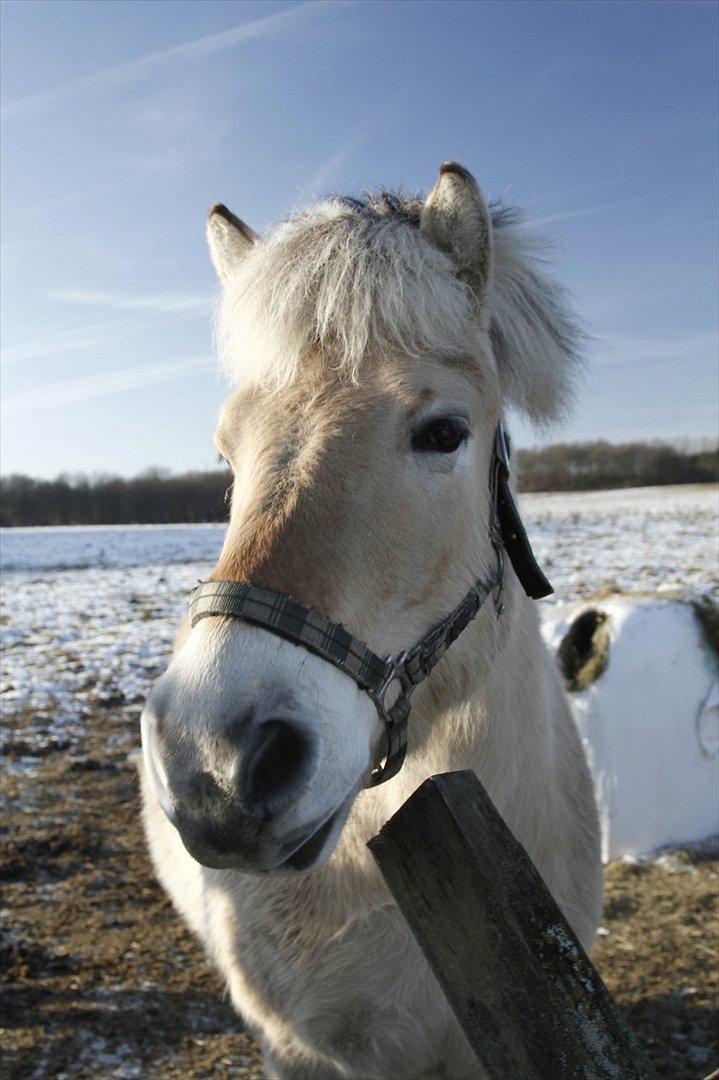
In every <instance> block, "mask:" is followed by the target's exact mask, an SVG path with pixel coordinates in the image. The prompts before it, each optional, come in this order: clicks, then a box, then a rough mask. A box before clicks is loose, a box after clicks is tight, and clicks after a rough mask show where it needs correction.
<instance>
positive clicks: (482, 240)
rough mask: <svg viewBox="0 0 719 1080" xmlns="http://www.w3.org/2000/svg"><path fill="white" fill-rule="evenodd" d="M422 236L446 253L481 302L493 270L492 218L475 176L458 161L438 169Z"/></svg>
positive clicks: (427, 199) (428, 200) (423, 220)
mask: <svg viewBox="0 0 719 1080" xmlns="http://www.w3.org/2000/svg"><path fill="white" fill-rule="evenodd" d="M420 230H421V232H422V236H423V237H424V238H425V240H427V241H428V242H429V243H430V244H432V245H433V246H434V247H436V248H439V249H440V250H441V251H445V252H446V253H447V254H448V255H449V256H450V257H451V258H452V259H453V261H454V262H455V264H456V266H457V270H458V272H459V273H460V274H461V276H462V277H463V278H465V280H466V281H467V282H468V283H469V285H471V287H472V289H473V291H474V292H475V294H476V296H477V299H478V300H479V301H480V302H481V301H482V300H483V299H484V295H485V293H486V291H487V286H488V285H489V278H490V274H491V268H492V219H491V216H490V213H489V210H488V209H487V204H486V202H485V201H484V196H483V195H482V192H481V191H480V190H479V186H478V184H477V181H476V180H475V179H474V177H473V176H472V174H471V173H470V172H468V171H467V169H465V168H464V167H463V166H462V165H458V164H457V163H456V162H455V161H445V162H444V164H443V165H440V167H439V179H438V180H437V183H436V184H435V185H434V187H433V188H432V190H431V191H430V193H429V195H428V196H427V198H426V200H425V203H424V206H423V207H422V217H421V220H420Z"/></svg>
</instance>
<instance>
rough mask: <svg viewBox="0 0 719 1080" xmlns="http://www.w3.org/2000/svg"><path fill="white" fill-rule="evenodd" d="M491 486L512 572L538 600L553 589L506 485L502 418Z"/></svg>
mask: <svg viewBox="0 0 719 1080" xmlns="http://www.w3.org/2000/svg"><path fill="white" fill-rule="evenodd" d="M492 487H493V497H494V505H495V513H496V515H497V520H498V522H499V529H500V534H501V537H502V543H503V544H504V548H505V550H506V552H507V555H508V556H509V559H510V562H511V563H512V566H513V567H514V572H515V574H516V575H517V577H518V578H519V580H520V583H521V585H522V588H523V589H524V591H525V593H526V594H527V596H529V597H531V599H532V600H541V599H542V597H544V596H549V595H550V594H551V593H553V592H554V589H553V588H552V586H551V585H550V583H549V581H548V580H547V578H546V577H545V575H544V573H543V572H542V569H541V567H540V565H539V563H538V562H537V560H536V558H535V555H534V552H533V551H532V545H531V544H530V542H529V537H528V536H527V532H526V529H525V528H524V525H523V524H522V519H521V518H520V516H519V510H518V509H517V504H516V503H515V501H514V496H513V495H512V491H511V488H510V486H509V442H508V440H507V438H506V436H505V434H504V428H503V427H502V423H501V421H500V423H499V425H498V427H497V435H496V439H495V450H494V467H493V480H492Z"/></svg>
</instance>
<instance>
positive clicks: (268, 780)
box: [238, 717, 319, 818]
mask: <svg viewBox="0 0 719 1080" xmlns="http://www.w3.org/2000/svg"><path fill="white" fill-rule="evenodd" d="M245 743H246V745H244V746H243V748H242V762H241V767H240V770H239V774H238V796H239V798H240V801H241V803H242V805H243V806H244V807H245V809H246V810H247V813H248V814H251V815H252V816H253V817H259V818H264V817H276V816H277V815H278V814H280V813H282V811H283V810H285V809H286V808H287V807H288V806H290V805H291V804H292V803H293V802H295V800H296V799H297V798H298V797H299V796H300V795H301V794H302V792H303V791H306V790H307V788H308V787H309V785H310V783H311V782H312V779H313V778H314V775H315V773H316V771H317V766H318V763H319V753H318V747H317V740H316V737H315V736H314V735H312V734H311V733H310V732H308V731H307V730H306V729H305V728H304V727H303V726H302V725H300V724H299V723H297V722H296V721H293V720H288V719H281V718H274V717H273V718H271V719H269V720H265V721H264V722H263V723H261V724H259V725H258V726H256V727H255V728H254V729H253V730H252V731H251V733H250V735H249V738H248V739H247V740H245Z"/></svg>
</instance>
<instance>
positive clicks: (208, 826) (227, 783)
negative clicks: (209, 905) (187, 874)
mask: <svg viewBox="0 0 719 1080" xmlns="http://www.w3.org/2000/svg"><path fill="white" fill-rule="evenodd" d="M275 707H276V702H275ZM273 713H274V709H272V707H271V706H270V708H265V709H264V710H263V709H262V708H261V707H259V706H255V707H253V708H251V709H249V710H248V711H247V712H246V713H245V714H244V715H242V716H237V717H236V718H235V719H234V720H233V721H230V722H224V723H219V722H216V723H215V724H214V725H213V726H212V728H211V729H210V728H209V726H208V727H205V726H204V725H202V724H200V723H198V724H197V729H196V730H194V731H192V726H191V725H189V724H188V723H187V722H186V721H185V722H184V723H183V722H182V721H180V720H179V719H178V718H177V716H176V715H174V710H173V708H172V701H171V696H170V695H166V694H165V693H164V692H163V690H162V688H160V689H159V690H158V692H157V693H155V691H153V693H152V694H151V696H150V700H149V701H148V703H147V706H146V708H145V711H144V713H143V718H142V727H143V745H144V749H145V761H146V764H147V767H148V771H149V775H150V777H151V779H152V783H153V788H154V790H155V794H156V796H157V797H158V800H159V802H160V805H161V806H162V808H163V809H164V811H165V813H166V814H167V816H168V817H169V818H170V820H171V821H172V822H173V823H174V825H175V826H176V827H177V829H178V831H179V833H180V836H181V837H182V840H183V842H184V844H185V846H186V847H187V849H188V850H189V851H190V854H192V855H193V856H194V857H195V858H196V859H198V861H199V862H202V863H204V864H205V865H207V866H223V865H236V864H237V859H238V858H239V857H240V856H241V855H245V856H246V857H247V858H248V859H251V860H252V861H253V862H254V863H261V862H263V861H264V860H265V857H267V858H268V859H269V858H272V851H271V849H272V848H273V846H274V843H275V841H274V840H273V837H274V834H275V828H274V826H275V823H277V825H278V827H281V819H282V815H283V812H285V811H288V810H289V809H290V808H291V807H292V806H293V804H294V803H296V802H297V801H298V800H299V799H300V798H301V796H302V795H303V793H304V792H305V791H306V790H307V789H308V787H309V786H310V784H311V783H312V780H313V779H314V776H315V774H316V772H317V770H318V768H319V763H320V746H319V734H318V733H317V732H316V731H314V730H312V729H311V728H310V727H309V725H307V724H304V723H303V722H302V721H301V720H300V719H298V718H296V717H294V716H291V715H289V716H288V715H284V716H283V715H272V714H273ZM268 714H269V715H268ZM278 819H279V820H278ZM275 839H276V838H275Z"/></svg>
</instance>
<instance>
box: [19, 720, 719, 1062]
mask: <svg viewBox="0 0 719 1080" xmlns="http://www.w3.org/2000/svg"><path fill="white" fill-rule="evenodd" d="M136 720H137V718H136V717H128V715H127V712H126V711H124V710H122V711H121V710H119V709H118V710H116V711H113V708H112V705H110V707H109V708H107V709H98V712H97V715H96V716H94V717H93V718H92V721H91V722H88V727H87V735H86V737H85V739H84V740H83V749H82V752H78V750H77V748H73V747H72V746H70V747H69V746H68V745H66V744H64V743H63V740H62V738H61V737H54V738H50V739H48V740H46V742H45V745H44V746H43V747H42V748H41V750H38V748H37V740H36V739H35V738H34V737H33V738H32V739H31V738H30V737H29V734H30V732H31V731H32V730H34V728H35V726H36V725H35V724H34V721H33V717H32V716H26V717H20V718H19V719H18V718H14V719H13V721H12V724H11V725H10V726H11V728H12V730H11V731H9V732H8V734H7V737H6V743H5V747H4V751H5V753H4V758H5V766H6V776H5V779H4V783H3V789H4V797H5V810H4V813H3V818H2V844H3V856H2V873H3V877H4V886H3V893H2V908H3V911H2V916H3V919H2V922H3V928H2V943H1V961H2V977H3V984H4V985H3V987H2V993H3V999H2V1026H3V1047H4V1049H3V1054H2V1059H1V1064H0V1075H1V1076H2V1077H3V1078H8V1080H9V1078H11V1077H12V1078H18V1080H19V1078H21V1077H22V1078H25V1077H27V1078H30V1077H58V1078H62V1077H73V1078H74V1077H103V1078H105V1077H120V1078H128V1080H130V1078H134V1077H137V1078H143V1080H144V1078H163V1080H165V1078H167V1080H171V1078H180V1077H182V1078H185V1080H188V1078H195V1077H197V1078H200V1077H245V1078H259V1077H260V1076H261V1075H262V1065H261V1060H260V1056H259V1053H258V1050H257V1048H256V1046H255V1045H254V1044H253V1042H252V1040H251V1038H250V1037H249V1036H248V1035H247V1034H245V1033H244V1032H243V1028H242V1022H241V1021H240V1020H239V1019H238V1018H237V1017H236V1016H235V1015H234V1014H233V1012H232V1009H231V1008H230V1005H229V1003H228V1002H227V1000H226V999H225V997H224V996H223V988H222V985H221V983H220V980H219V979H218V978H217V976H216V975H215V973H214V971H213V970H212V968H211V967H210V966H209V965H208V963H207V962H206V960H205V958H204V956H203V953H202V951H201V949H200V947H199V946H198V944H197V943H196V942H195V941H194V939H193V938H192V937H191V936H190V934H189V933H188V932H187V931H186V930H185V929H184V928H183V926H182V925H181V923H180V920H179V918H178V917H177V916H176V915H175V913H174V912H173V909H172V907H171V906H170V903H169V901H168V900H167V899H166V898H165V896H164V895H163V893H162V892H161V890H160V888H159V886H158V885H157V884H156V882H155V880H154V877H153V874H152V869H151V867H150V864H149V862H148V859H147V857H146V855H145V850H144V844H143V838H142V835H141V830H140V822H139V817H138V795H137V784H136V780H135V776H134V770H133V768H132V766H131V765H130V764H129V763H128V760H127V757H128V750H129V749H130V748H131V745H132V744H133V742H134V741H135V730H136V729H135V728H134V727H133V724H134V723H136ZM594 959H595V962H596V964H597V966H598V967H599V970H600V972H601V974H602V975H603V977H604V979H605V980H606V982H607V983H608V985H609V988H610V989H611V991H612V992H613V994H614V995H615V997H616V999H617V1001H618V1002H619V1004H620V1006H621V1008H622V1009H623V1011H624V1013H625V1015H626V1017H627V1019H628V1020H629V1023H630V1024H631V1026H632V1027H633V1028H634V1030H635V1031H636V1032H637V1034H638V1036H639V1038H640V1040H641V1042H642V1043H643V1045H644V1046H645V1047H646V1049H647V1051H648V1053H649V1055H650V1057H651V1058H652V1059H653V1061H654V1063H655V1065H656V1067H657V1070H658V1073H659V1075H660V1076H661V1077H664V1078H666V1080H701V1078H703V1077H705V1076H707V1074H709V1073H711V1072H712V1070H713V1069H714V1068H715V1067H716V1065H717V1062H718V1061H719V1049H718V1048H717V1029H716V1020H715V1015H716V1014H715V1009H716V1000H717V998H716V995H717V863H716V862H715V861H712V860H711V859H710V858H707V857H706V853H704V854H701V853H696V852H695V853H693V854H689V855H688V854H686V853H679V854H674V855H670V856H667V857H664V858H663V859H660V860H659V861H658V862H651V863H635V864H631V863H615V864H613V865H611V866H610V867H609V869H608V872H607V899H606V914H605V918H604V930H603V934H602V936H601V937H600V938H599V939H598V944H597V947H596V949H595V952H594Z"/></svg>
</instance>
